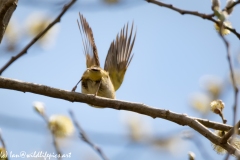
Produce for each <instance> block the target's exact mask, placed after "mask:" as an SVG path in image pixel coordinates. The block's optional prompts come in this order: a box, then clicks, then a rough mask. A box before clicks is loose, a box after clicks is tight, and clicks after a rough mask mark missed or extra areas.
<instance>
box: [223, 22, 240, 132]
mask: <svg viewBox="0 0 240 160" xmlns="http://www.w3.org/2000/svg"><path fill="white" fill-rule="evenodd" d="M222 24H223V23H222ZM222 30H223V25H221V26H220V31H219V35H220V37H221V38H222V40H223V42H224V44H225V46H226V50H227V60H228V65H229V69H230V74H231V79H232V85H233V89H234V104H233V126H234V125H235V124H236V122H237V106H238V87H237V83H236V79H235V75H234V71H233V65H232V61H231V53H230V47H229V43H228V41H227V39H226V38H225V37H224V36H223V35H222ZM234 133H236V132H235V131H234Z"/></svg>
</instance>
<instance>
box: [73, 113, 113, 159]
mask: <svg viewBox="0 0 240 160" xmlns="http://www.w3.org/2000/svg"><path fill="white" fill-rule="evenodd" d="M69 114H70V116H71V117H72V120H73V123H74V125H75V126H76V128H77V129H78V131H79V133H80V135H81V138H82V140H83V141H85V142H86V143H87V144H89V145H90V146H91V147H92V148H93V149H94V150H95V151H96V152H97V153H98V154H99V155H100V157H102V159H103V160H108V158H107V156H106V155H105V154H104V152H103V151H102V149H101V148H100V147H98V146H97V145H95V144H94V143H93V142H91V140H90V139H89V138H88V136H87V134H86V133H85V131H84V130H83V129H82V127H81V126H80V124H79V123H78V122H77V120H76V118H75V116H74V114H73V112H72V111H71V110H70V111H69Z"/></svg>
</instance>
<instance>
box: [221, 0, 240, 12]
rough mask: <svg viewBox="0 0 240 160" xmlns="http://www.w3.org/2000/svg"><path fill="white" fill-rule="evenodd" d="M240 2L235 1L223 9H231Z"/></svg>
mask: <svg viewBox="0 0 240 160" xmlns="http://www.w3.org/2000/svg"><path fill="white" fill-rule="evenodd" d="M239 3H240V0H238V1H236V2H234V3H233V4H232V5H230V6H228V7H227V6H226V8H224V9H223V10H230V9H231V8H233V7H234V6H236V5H237V4H239Z"/></svg>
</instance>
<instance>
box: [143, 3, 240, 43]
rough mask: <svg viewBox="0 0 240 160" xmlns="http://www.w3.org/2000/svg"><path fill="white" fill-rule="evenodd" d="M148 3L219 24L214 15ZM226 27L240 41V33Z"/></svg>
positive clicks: (170, 5)
mask: <svg viewBox="0 0 240 160" xmlns="http://www.w3.org/2000/svg"><path fill="white" fill-rule="evenodd" d="M146 1H147V2H149V3H153V4H156V5H158V6H161V7H165V8H168V9H171V10H174V11H176V12H178V13H180V14H182V15H184V14H189V15H193V16H197V17H201V18H203V19H207V20H209V21H212V22H214V23H219V22H218V21H217V20H215V19H214V18H213V16H214V15H213V14H204V13H199V12H197V11H188V10H183V9H179V8H177V7H174V6H173V5H172V4H165V3H163V2H160V1H156V0H146ZM224 27H225V28H227V29H228V30H230V31H231V32H232V33H233V34H235V35H236V36H237V37H238V39H240V33H238V32H237V31H236V29H234V28H229V27H227V26H224Z"/></svg>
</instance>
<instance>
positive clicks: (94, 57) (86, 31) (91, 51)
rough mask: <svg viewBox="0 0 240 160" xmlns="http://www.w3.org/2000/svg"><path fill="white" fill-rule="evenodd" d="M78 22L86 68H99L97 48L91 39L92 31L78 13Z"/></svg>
mask: <svg viewBox="0 0 240 160" xmlns="http://www.w3.org/2000/svg"><path fill="white" fill-rule="evenodd" d="M79 17H80V22H79V21H77V22H78V27H79V30H80V33H81V37H82V42H83V47H84V54H85V56H86V65H87V68H90V67H92V66H98V67H100V62H99V58H98V53H97V47H96V45H95V41H94V38H93V33H92V29H91V27H90V26H89V24H88V22H87V21H86V19H85V18H84V17H83V15H81V14H80V13H79Z"/></svg>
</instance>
